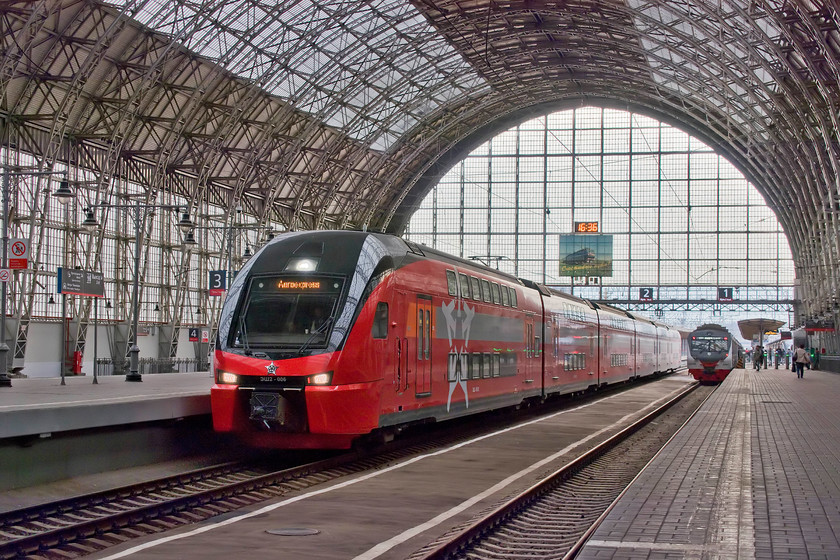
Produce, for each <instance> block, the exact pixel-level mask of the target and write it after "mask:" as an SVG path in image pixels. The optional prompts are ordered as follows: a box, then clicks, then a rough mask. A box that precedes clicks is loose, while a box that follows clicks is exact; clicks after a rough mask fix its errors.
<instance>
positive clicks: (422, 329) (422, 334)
mask: <svg viewBox="0 0 840 560" xmlns="http://www.w3.org/2000/svg"><path fill="white" fill-rule="evenodd" d="M425 338H426V323H425V322H424V321H423V310H422V309H418V310H417V359H418V360H422V359H423V345H424V339H425Z"/></svg>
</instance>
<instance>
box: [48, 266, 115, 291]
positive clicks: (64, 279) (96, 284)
mask: <svg viewBox="0 0 840 560" xmlns="http://www.w3.org/2000/svg"><path fill="white" fill-rule="evenodd" d="M58 293H59V294H72V295H77V296H89V297H105V277H104V275H103V274H102V273H100V272H88V271H86V270H78V269H74V268H61V267H59V268H58Z"/></svg>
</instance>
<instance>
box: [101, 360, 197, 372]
mask: <svg viewBox="0 0 840 560" xmlns="http://www.w3.org/2000/svg"><path fill="white" fill-rule="evenodd" d="M200 365H201V364H200V360H199V359H198V358H170V359H163V358H140V362H139V366H140V371H139V373H140V374H141V375H142V374H146V373H190V372H194V371H202V369H201V368H200V367H199V366H200ZM128 366H129V363H128V360H127V359H126V360H123V361H121V362H114V361H113V360H112V359H111V358H99V359H97V360H96V375H98V376H99V375H125V374H126V373H127V372H128ZM206 367H207V366H206V363H205V365H204V368H206Z"/></svg>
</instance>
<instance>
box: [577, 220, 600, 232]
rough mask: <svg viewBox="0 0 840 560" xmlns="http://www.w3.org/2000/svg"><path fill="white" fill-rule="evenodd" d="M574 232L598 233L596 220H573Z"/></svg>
mask: <svg viewBox="0 0 840 560" xmlns="http://www.w3.org/2000/svg"><path fill="white" fill-rule="evenodd" d="M575 233H598V222H575Z"/></svg>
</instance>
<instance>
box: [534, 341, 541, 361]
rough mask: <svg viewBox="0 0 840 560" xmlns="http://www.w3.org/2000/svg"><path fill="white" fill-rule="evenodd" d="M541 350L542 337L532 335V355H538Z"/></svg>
mask: <svg viewBox="0 0 840 560" xmlns="http://www.w3.org/2000/svg"><path fill="white" fill-rule="evenodd" d="M541 352H542V337H539V336H535V337H534V356H535V357H538V356H539V355H540V353H541Z"/></svg>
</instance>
